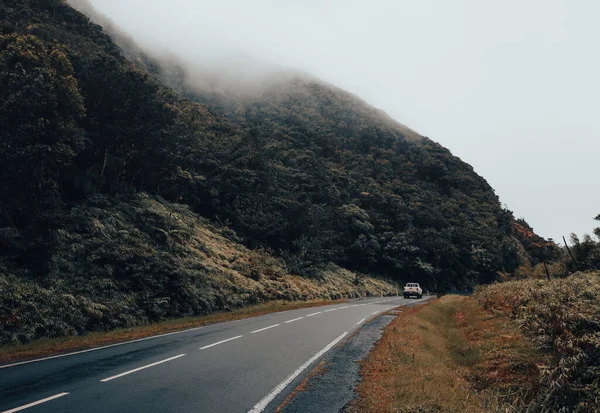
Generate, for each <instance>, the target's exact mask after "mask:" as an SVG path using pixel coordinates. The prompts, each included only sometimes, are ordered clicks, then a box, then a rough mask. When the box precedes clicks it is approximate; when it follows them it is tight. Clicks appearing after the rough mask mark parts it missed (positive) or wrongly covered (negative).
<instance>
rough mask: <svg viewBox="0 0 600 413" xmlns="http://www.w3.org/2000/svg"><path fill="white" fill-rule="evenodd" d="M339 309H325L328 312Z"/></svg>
mask: <svg viewBox="0 0 600 413" xmlns="http://www.w3.org/2000/svg"><path fill="white" fill-rule="evenodd" d="M335 310H337V308H330V309H329V310H325V312H326V313H328V312H330V311H335Z"/></svg>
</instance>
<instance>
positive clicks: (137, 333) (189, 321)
mask: <svg viewBox="0 0 600 413" xmlns="http://www.w3.org/2000/svg"><path fill="white" fill-rule="evenodd" d="M340 301H342V300H334V301H331V300H312V301H296V302H290V301H271V302H268V303H264V304H256V305H251V306H248V307H244V308H240V309H236V310H233V311H231V312H220V313H215V314H210V315H206V316H199V317H187V318H179V319H173V320H167V321H164V322H160V323H155V324H150V325H146V326H139V327H133V328H127V329H117V330H113V331H109V332H100V333H90V334H87V335H85V336H74V337H73V336H71V337H61V338H56V339H41V340H38V341H35V342H33V343H30V344H23V345H12V346H11V345H6V346H1V347H0V363H1V364H7V363H12V362H17V361H22V360H29V359H34V358H39V357H47V356H51V355H56V354H64V353H69V352H72V351H78V350H84V349H87V348H92V347H97V346H105V345H109V344H115V343H121V342H124V341H129V340H136V339H139V338H144V337H150V336H153V335H157V334H165V333H170V332H173V331H181V330H185V329H188V328H194V327H200V326H204V325H208V324H215V323H222V322H225V321H233V320H240V319H244V318H249V317H256V316H261V315H264V314H269V313H274V312H278V311H288V310H296V309H299V308H307V307H318V306H323V305H329V304H333V303H336V302H340Z"/></svg>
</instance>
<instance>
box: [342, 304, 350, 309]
mask: <svg viewBox="0 0 600 413" xmlns="http://www.w3.org/2000/svg"><path fill="white" fill-rule="evenodd" d="M348 307H350V306H349V305H345V306H343V307H340V310H341V309H342V308H348Z"/></svg>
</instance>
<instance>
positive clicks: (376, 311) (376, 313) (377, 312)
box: [371, 311, 379, 315]
mask: <svg viewBox="0 0 600 413" xmlns="http://www.w3.org/2000/svg"><path fill="white" fill-rule="evenodd" d="M378 312H379V311H375V312H374V313H371V315H375V314H377V313H378Z"/></svg>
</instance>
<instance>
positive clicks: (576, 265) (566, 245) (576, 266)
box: [562, 235, 579, 271]
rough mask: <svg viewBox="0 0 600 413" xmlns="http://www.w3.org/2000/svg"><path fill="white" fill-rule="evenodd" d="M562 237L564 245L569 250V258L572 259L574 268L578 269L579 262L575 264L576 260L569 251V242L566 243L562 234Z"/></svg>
mask: <svg viewBox="0 0 600 413" xmlns="http://www.w3.org/2000/svg"><path fill="white" fill-rule="evenodd" d="M562 239H563V241H564V242H565V247H567V251H568V252H569V255H570V256H571V259H572V260H573V264H575V269H576V270H578V271H579V264H577V260H576V259H575V257H574V256H573V254H572V253H571V249H570V248H569V244H567V240H566V239H565V237H564V235H563V237H562Z"/></svg>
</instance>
